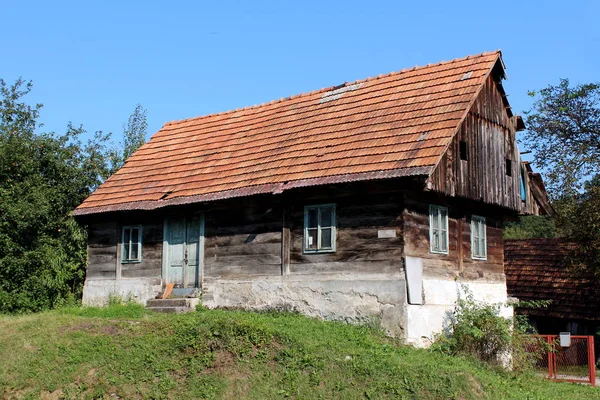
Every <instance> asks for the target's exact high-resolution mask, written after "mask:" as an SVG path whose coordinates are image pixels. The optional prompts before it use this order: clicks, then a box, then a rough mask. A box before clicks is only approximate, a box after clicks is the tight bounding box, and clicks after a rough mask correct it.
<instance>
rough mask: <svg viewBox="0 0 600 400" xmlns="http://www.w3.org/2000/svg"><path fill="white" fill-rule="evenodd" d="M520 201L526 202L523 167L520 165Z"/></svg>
mask: <svg viewBox="0 0 600 400" xmlns="http://www.w3.org/2000/svg"><path fill="white" fill-rule="evenodd" d="M520 171H521V179H520V180H521V201H523V202H525V203H527V188H526V186H525V168H523V166H521V169H520Z"/></svg>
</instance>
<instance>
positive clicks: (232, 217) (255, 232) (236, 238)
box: [204, 196, 283, 280]
mask: <svg viewBox="0 0 600 400" xmlns="http://www.w3.org/2000/svg"><path fill="white" fill-rule="evenodd" d="M269 200H270V201H269ZM204 216H205V221H206V222H205V241H204V243H205V248H204V278H205V279H206V280H210V279H238V278H252V277H260V276H264V275H281V235H282V227H283V221H282V211H281V207H280V206H279V204H277V202H276V201H274V198H273V196H270V198H268V199H264V198H261V197H254V198H246V199H234V200H231V201H227V202H222V203H218V204H214V205H211V208H209V209H207V210H206V211H205V212H204Z"/></svg>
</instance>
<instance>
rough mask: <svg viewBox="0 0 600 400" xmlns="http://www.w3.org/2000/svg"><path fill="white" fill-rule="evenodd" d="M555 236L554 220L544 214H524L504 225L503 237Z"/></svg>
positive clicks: (530, 237) (531, 237)
mask: <svg viewBox="0 0 600 400" xmlns="http://www.w3.org/2000/svg"><path fill="white" fill-rule="evenodd" d="M556 236H557V231H556V222H555V221H554V219H553V218H551V217H548V216H545V215H526V216H522V217H520V218H519V220H518V221H514V222H509V223H507V224H506V225H505V227H504V238H505V239H535V238H554V237H556Z"/></svg>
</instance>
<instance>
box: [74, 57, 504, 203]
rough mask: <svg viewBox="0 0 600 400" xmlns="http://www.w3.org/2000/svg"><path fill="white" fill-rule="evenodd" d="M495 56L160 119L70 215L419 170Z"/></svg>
mask: <svg viewBox="0 0 600 400" xmlns="http://www.w3.org/2000/svg"><path fill="white" fill-rule="evenodd" d="M499 57H500V52H499V51H497V52H491V53H483V54H480V55H476V56H470V57H467V58H463V59H456V60H452V61H447V62H441V63H438V64H430V65H427V66H424V67H415V68H411V69H408V70H406V69H405V70H402V71H399V72H393V73H390V74H386V75H380V76H379V77H377V78H369V79H365V80H361V81H356V82H353V83H346V84H344V85H343V86H338V87H330V88H324V89H321V90H317V91H314V92H310V93H306V94H301V95H295V96H291V97H287V98H284V99H280V100H276V101H272V102H270V103H265V104H261V105H257V106H252V107H247V108H241V109H236V110H233V111H229V112H224V113H219V114H211V115H207V116H204V117H196V118H189V119H186V120H182V121H172V122H168V123H166V124H165V125H164V126H163V128H162V129H161V130H160V131H159V132H157V133H156V134H155V135H154V136H153V137H152V139H151V140H150V141H149V142H148V143H146V144H145V145H144V146H142V147H141V148H140V149H139V150H138V151H137V152H136V153H135V154H133V155H132V156H131V157H130V158H129V159H128V160H127V162H126V163H125V165H124V166H123V168H121V169H120V170H119V171H117V173H116V174H114V175H113V176H112V177H111V178H110V179H108V180H107V181H106V182H105V183H104V184H103V185H101V186H100V187H99V188H98V189H97V190H96V191H95V192H94V193H93V194H92V195H91V196H90V197H89V198H88V199H86V200H85V201H84V202H83V203H82V204H81V205H80V206H79V207H78V208H77V209H76V210H75V214H87V213H95V212H105V211H110V210H117V209H135V208H140V209H150V208H155V207H160V206H163V205H168V204H182V203H187V202H194V201H208V200H210V199H217V198H225V197H228V196H229V197H230V196H242V195H249V194H253V193H269V192H273V191H276V192H277V191H281V190H283V189H284V188H291V187H300V186H307V185H311V184H323V183H333V182H347V181H353V180H363V179H380V178H385V177H398V176H407V175H413V174H420V175H422V174H428V173H430V172H431V171H432V169H433V167H434V166H435V165H436V163H437V162H438V160H439V159H440V157H441V156H442V155H443V152H444V151H445V149H446V146H447V145H448V143H449V141H450V139H451V137H452V136H453V134H454V133H455V131H456V129H457V127H458V126H459V124H460V121H461V120H462V118H463V117H464V115H465V114H466V112H467V110H468V107H469V105H470V104H471V103H472V102H473V101H474V99H475V97H476V95H477V93H478V91H479V89H480V88H481V87H482V86H483V83H484V81H485V77H486V76H487V75H488V74H489V73H490V71H491V69H492V68H493V67H494V65H495V64H496V62H497V61H498V59H499ZM468 73H470V75H469V77H468V78H466V79H465V76H466V75H465V74H468ZM167 193H168V194H167ZM165 194H167V195H166V196H165Z"/></svg>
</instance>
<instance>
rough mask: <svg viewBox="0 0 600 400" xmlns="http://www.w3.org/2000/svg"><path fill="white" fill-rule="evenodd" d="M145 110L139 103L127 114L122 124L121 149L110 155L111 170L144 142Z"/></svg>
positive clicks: (123, 161)
mask: <svg viewBox="0 0 600 400" xmlns="http://www.w3.org/2000/svg"><path fill="white" fill-rule="evenodd" d="M146 114H147V111H146V109H145V108H144V107H142V105H141V104H137V105H136V106H135V110H133V113H132V114H131V115H130V116H129V119H128V120H127V123H125V124H123V143H122V146H121V147H122V150H121V151H120V152H119V151H115V152H114V154H113V155H112V163H113V166H112V171H111V172H116V171H117V170H118V169H119V168H121V167H122V166H123V165H124V164H125V161H127V159H128V158H129V157H131V155H132V154H133V153H135V152H136V151H137V150H138V149H139V148H140V147H142V145H143V144H144V143H146V134H147V133H148V122H147V117H146Z"/></svg>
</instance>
